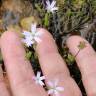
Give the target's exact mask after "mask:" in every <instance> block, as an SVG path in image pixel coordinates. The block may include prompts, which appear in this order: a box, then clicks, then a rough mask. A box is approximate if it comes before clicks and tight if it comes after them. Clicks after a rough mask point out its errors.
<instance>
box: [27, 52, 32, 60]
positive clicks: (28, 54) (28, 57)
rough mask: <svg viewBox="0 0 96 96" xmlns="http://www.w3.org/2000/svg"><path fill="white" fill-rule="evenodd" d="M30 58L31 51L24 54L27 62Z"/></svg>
mask: <svg viewBox="0 0 96 96" xmlns="http://www.w3.org/2000/svg"><path fill="white" fill-rule="evenodd" d="M31 56H32V52H31V51H29V52H27V53H26V58H27V59H28V60H30V58H31Z"/></svg>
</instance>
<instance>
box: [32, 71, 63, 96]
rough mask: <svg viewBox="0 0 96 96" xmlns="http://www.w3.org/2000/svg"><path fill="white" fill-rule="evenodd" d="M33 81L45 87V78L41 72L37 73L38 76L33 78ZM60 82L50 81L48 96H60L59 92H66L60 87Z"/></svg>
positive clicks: (48, 83)
mask: <svg viewBox="0 0 96 96" xmlns="http://www.w3.org/2000/svg"><path fill="white" fill-rule="evenodd" d="M33 80H34V81H35V83H36V84H39V85H41V86H44V85H45V84H44V82H43V80H45V76H41V72H37V76H36V77H33ZM58 83H59V80H58V79H56V80H53V81H48V82H47V86H48V95H53V96H59V94H60V93H59V92H62V91H64V88H63V87H60V86H58Z"/></svg>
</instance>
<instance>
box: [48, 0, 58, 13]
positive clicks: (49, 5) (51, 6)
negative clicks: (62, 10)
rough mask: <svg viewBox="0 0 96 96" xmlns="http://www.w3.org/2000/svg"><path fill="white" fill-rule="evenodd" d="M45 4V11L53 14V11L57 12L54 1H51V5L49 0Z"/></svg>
mask: <svg viewBox="0 0 96 96" xmlns="http://www.w3.org/2000/svg"><path fill="white" fill-rule="evenodd" d="M46 4H47V5H46V9H47V11H48V12H52V13H54V11H57V10H58V7H56V1H54V0H53V1H52V3H51V2H50V1H49V0H47V1H46Z"/></svg>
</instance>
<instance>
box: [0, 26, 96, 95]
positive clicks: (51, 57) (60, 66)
mask: <svg viewBox="0 0 96 96" xmlns="http://www.w3.org/2000/svg"><path fill="white" fill-rule="evenodd" d="M38 31H40V32H44V34H43V35H42V37H41V39H42V42H40V43H39V44H37V46H36V52H37V54H38V58H39V62H40V65H41V68H42V71H43V74H44V75H45V77H46V80H53V79H55V78H58V79H59V86H62V87H64V91H63V92H61V96H82V94H81V91H80V89H79V87H78V86H77V84H76V83H75V81H74V80H73V78H72V77H71V76H70V73H69V70H68V68H67V66H66V64H65V62H64V60H63V59H62V57H61V56H60V54H59V53H58V50H57V46H56V44H55V42H54V40H53V38H52V36H51V35H50V33H49V32H48V31H47V30H45V29H41V28H40V29H38ZM80 41H85V42H86V43H87V46H86V48H84V49H83V50H82V51H80V53H79V54H78V55H77V57H76V61H77V64H78V67H79V69H80V71H81V74H82V81H83V84H84V87H85V89H86V92H87V96H96V85H95V82H96V53H95V51H94V50H93V48H92V47H91V46H90V44H89V43H88V42H87V41H86V40H84V39H83V38H81V37H79V36H72V37H70V38H69V39H68V40H67V46H68V47H69V49H70V52H71V53H72V54H73V55H74V56H75V54H76V53H77V52H78V50H79V49H78V47H77V46H78V45H79V43H80ZM73 42H74V43H73ZM0 47H1V52H2V55H3V59H4V64H5V67H6V70H7V74H8V78H9V82H10V88H11V92H9V91H8V89H7V88H6V85H5V83H4V81H3V75H2V72H0V96H48V94H47V92H46V91H45V90H44V89H43V87H41V86H39V85H37V84H35V82H34V81H33V80H32V76H34V73H33V69H32V67H31V64H30V62H29V61H28V60H27V59H26V58H25V54H26V53H25V49H24V47H23V45H22V43H21V39H20V36H19V35H18V34H17V33H16V32H11V31H7V32H5V33H4V34H3V35H2V36H1V38H0Z"/></svg>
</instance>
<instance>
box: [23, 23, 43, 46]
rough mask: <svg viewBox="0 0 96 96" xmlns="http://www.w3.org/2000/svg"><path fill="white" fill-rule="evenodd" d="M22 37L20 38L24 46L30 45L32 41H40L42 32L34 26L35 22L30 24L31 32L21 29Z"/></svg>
mask: <svg viewBox="0 0 96 96" xmlns="http://www.w3.org/2000/svg"><path fill="white" fill-rule="evenodd" d="M22 34H23V35H24V39H23V40H22V41H23V42H24V43H25V44H26V46H28V47H30V46H32V45H33V44H34V43H40V42H41V41H42V40H41V39H40V37H41V35H42V32H38V31H37V28H36V23H34V24H32V25H31V32H28V31H25V30H24V31H23V33H22Z"/></svg>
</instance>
